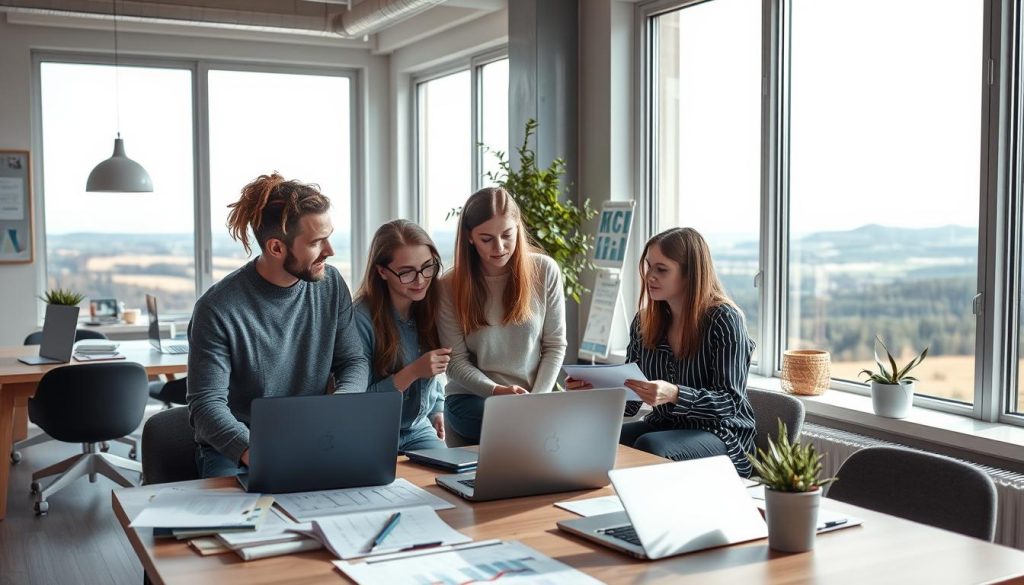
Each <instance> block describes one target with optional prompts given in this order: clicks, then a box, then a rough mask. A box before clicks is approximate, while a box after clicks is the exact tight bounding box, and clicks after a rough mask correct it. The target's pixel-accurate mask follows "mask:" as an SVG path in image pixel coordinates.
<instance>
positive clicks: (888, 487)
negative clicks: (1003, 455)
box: [827, 447, 996, 542]
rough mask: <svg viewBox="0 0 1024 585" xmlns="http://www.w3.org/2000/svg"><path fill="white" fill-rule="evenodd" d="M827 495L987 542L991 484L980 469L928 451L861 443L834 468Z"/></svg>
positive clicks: (992, 519) (992, 522)
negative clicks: (839, 465) (834, 479)
mask: <svg viewBox="0 0 1024 585" xmlns="http://www.w3.org/2000/svg"><path fill="white" fill-rule="evenodd" d="M836 476H837V477H838V478H839V479H838V481H836V482H835V483H833V484H831V487H830V488H829V490H828V493H827V497H829V498H832V499H834V500H840V501H843V502H848V503H850V504H853V505H855V506H860V507H862V508H869V509H871V510H876V511H878V512H884V513H886V514H892V515H893V516H899V517H901V518H906V519H908V520H913V521H914V522H920V523H922V524H929V525H931V526H935V527H938V528H944V529H946V530H952V531H953V532H959V533H960V534H965V535H967V536H973V537H975V538H980V539H982V540H987V541H989V542H992V539H993V538H994V537H995V534H996V487H995V484H994V483H993V482H992V479H991V478H990V477H989V476H988V475H987V474H986V473H985V472H983V471H981V470H980V469H977V468H976V467H973V466H971V465H968V464H966V463H963V462H961V461H956V460H954V459H950V458H949V457H943V456H941V455H935V454H933V453H925V452H923V451H915V450H912V449H904V448H900V447H867V448H864V449H861V450H860V451H857V452H856V453H854V454H853V455H850V457H849V458H847V460H846V461H845V462H844V463H843V465H842V466H841V467H840V468H839V471H838V472H836Z"/></svg>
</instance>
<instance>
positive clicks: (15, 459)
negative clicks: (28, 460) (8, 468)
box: [11, 451, 21, 465]
mask: <svg viewBox="0 0 1024 585" xmlns="http://www.w3.org/2000/svg"><path fill="white" fill-rule="evenodd" d="M20 462H21V452H20V451H11V465H17V464H18V463H20Z"/></svg>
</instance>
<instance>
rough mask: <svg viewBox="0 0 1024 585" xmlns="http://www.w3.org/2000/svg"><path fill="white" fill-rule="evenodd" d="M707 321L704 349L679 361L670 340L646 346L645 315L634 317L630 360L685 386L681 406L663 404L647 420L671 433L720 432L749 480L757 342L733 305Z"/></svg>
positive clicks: (645, 370)
mask: <svg viewBox="0 0 1024 585" xmlns="http://www.w3.org/2000/svg"><path fill="white" fill-rule="evenodd" d="M702 322H703V323H704V325H703V329H704V339H703V341H702V342H701V345H700V348H699V349H698V350H697V352H696V353H695V354H694V355H693V356H692V357H688V358H683V359H677V358H676V356H675V354H674V353H673V352H672V348H671V347H670V345H669V343H668V339H667V338H662V340H661V341H660V342H659V343H658V345H657V346H656V347H654V348H647V347H644V344H643V336H642V335H641V333H640V318H639V315H637V316H636V317H634V318H633V325H632V326H631V327H630V332H629V348H628V350H627V361H630V362H636V363H637V365H639V366H640V371H642V372H643V373H644V375H645V376H647V379H648V380H665V381H666V382H670V383H673V384H676V385H677V386H679V398H678V402H677V403H676V404H662V405H659V406H657V407H655V408H654V411H653V412H651V413H650V414H648V415H647V416H646V417H645V418H644V420H645V421H646V422H647V423H648V424H651V425H653V426H656V427H659V428H662V429H665V430H668V429H696V430H701V431H706V432H709V433H712V434H714V435H715V436H717V437H718V438H719V439H721V440H722V442H724V443H725V446H726V449H727V451H726V452H727V454H728V455H729V458H730V459H732V463H733V465H735V466H736V471H737V472H738V473H739V474H740V475H742V476H743V477H749V476H750V473H751V471H752V469H751V465H750V462H749V461H747V457H746V453H747V452H750V451H753V450H754V409H753V408H752V407H751V406H750V401H749V400H747V372H748V370H749V369H750V356H751V354H752V353H753V351H754V342H753V341H751V340H750V337H748V336H747V329H746V327H745V326H744V324H743V317H742V315H741V314H740V312H739V311H738V310H737V309H736V308H735V307H733V306H732V305H719V306H717V307H712V308H711V309H709V310H708V312H707V313H706V314H705V316H704V319H703V320H702Z"/></svg>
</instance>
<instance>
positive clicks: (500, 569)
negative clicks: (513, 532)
mask: <svg viewBox="0 0 1024 585" xmlns="http://www.w3.org/2000/svg"><path fill="white" fill-rule="evenodd" d="M452 549H453V550H449V551H445V552H425V553H424V554H416V555H402V556H400V557H399V558H395V559H387V558H377V559H369V560H367V561H366V562H363V563H349V562H347V561H334V566H336V567H337V568H338V569H339V570H341V571H342V572H343V573H345V574H346V575H348V576H349V577H350V578H352V579H353V580H354V581H356V582H357V583H359V585H377V584H380V585H392V584H393V583H488V582H500V583H558V584H559V585H575V584H581V585H592V584H595V583H601V582H600V581H598V580H597V579H594V578H593V577H591V576H590V575H587V574H586V573H582V572H580V571H577V570H576V569H574V568H572V567H570V566H569V565H566V564H564V563H561V562H559V561H556V560H554V559H552V558H550V557H548V556H546V555H543V554H541V553H539V552H537V551H536V550H534V549H532V548H530V547H528V546H526V545H524V544H522V543H520V542H518V541H511V542H493V541H490V542H480V543H471V544H464V545H460V546H456V547H452ZM395 556H396V557H398V555H395Z"/></svg>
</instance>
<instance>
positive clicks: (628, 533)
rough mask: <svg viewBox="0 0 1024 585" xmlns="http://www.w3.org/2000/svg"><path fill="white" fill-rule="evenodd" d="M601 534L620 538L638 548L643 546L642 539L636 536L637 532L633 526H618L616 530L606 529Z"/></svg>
mask: <svg viewBox="0 0 1024 585" xmlns="http://www.w3.org/2000/svg"><path fill="white" fill-rule="evenodd" d="M601 532H602V533H604V534H607V535H608V536H611V537H612V538H618V539H619V540H624V541H626V542H628V543H630V544H635V545H636V546H643V545H642V544H641V543H640V538H639V537H638V536H637V535H636V530H634V529H633V525H632V524H627V525H625V526H616V527H615V528H606V529H604V530H602V531H601Z"/></svg>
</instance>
